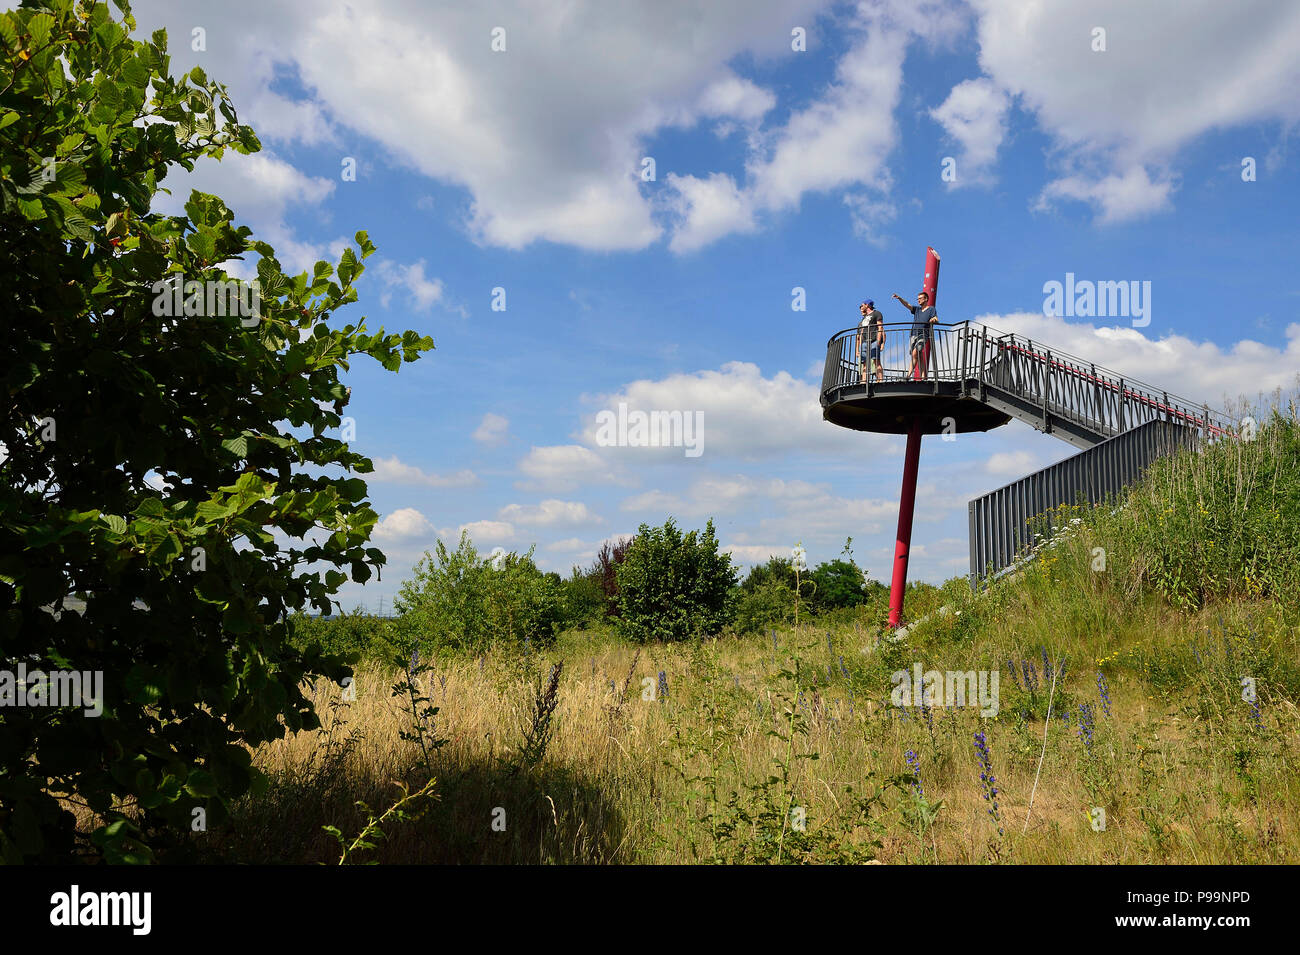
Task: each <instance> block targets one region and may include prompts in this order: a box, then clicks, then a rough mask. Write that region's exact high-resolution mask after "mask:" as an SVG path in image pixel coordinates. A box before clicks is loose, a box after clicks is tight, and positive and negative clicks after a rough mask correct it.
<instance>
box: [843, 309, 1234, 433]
mask: <svg viewBox="0 0 1300 955" xmlns="http://www.w3.org/2000/svg"><path fill="white" fill-rule="evenodd" d="M884 331H885V344H884V347H883V348H882V349H881V353H880V365H881V368H880V373H879V375H877V374H876V373H873V372H872V371H871V369H870V368H869V365H868V361H867V358H866V356H865V344H866V343H865V335H866V332H865V329H859V328H848V329H845V330H844V331H842V332H837V333H836V334H835V335H833V336H832V337H831V339H830V341H828V342H827V343H826V366H825V370H824V373H823V375H822V388H821V405H822V417H823V418H825V419H826V420H827V421H830V422H831V423H833V424H836V425H839V426H841V427H844V428H851V429H853V430H855V431H875V432H881V433H885V434H907V433H908V432H909V430H910V429H911V428H913V427H914V426H919V428H920V431H921V433H922V434H945V433H946V434H951V433H965V432H974V431H990V430H992V429H993V428H998V427H1001V426H1002V425H1004V424H1007V423H1008V422H1009V421H1010V420H1011V419H1012V418H1016V419H1018V420H1020V421H1024V422H1025V423H1027V424H1030V425H1032V426H1033V427H1034V428H1036V429H1038V430H1039V431H1042V432H1044V433H1045V434H1051V435H1053V436H1055V437H1057V438H1060V439H1061V440H1063V441H1066V442H1068V443H1070V444H1072V445H1074V446H1075V447H1077V448H1090V447H1092V446H1094V445H1096V444H1099V443H1101V442H1102V441H1105V440H1106V439H1107V438H1111V437H1114V436H1115V435H1117V434H1121V433H1123V432H1125V431H1128V430H1131V429H1133V428H1136V427H1138V426H1139V425H1142V424H1145V423H1147V422H1148V421H1158V420H1159V421H1167V422H1169V423H1172V424H1180V425H1183V426H1185V427H1188V428H1191V429H1193V430H1195V431H1197V432H1200V434H1201V436H1202V437H1207V438H1215V437H1219V436H1222V435H1224V434H1226V433H1227V432H1228V429H1229V428H1230V427H1231V423H1230V422H1229V421H1228V420H1227V419H1226V418H1225V417H1224V416H1222V415H1219V414H1215V413H1213V412H1211V411H1210V409H1209V408H1208V407H1207V406H1204V405H1202V406H1197V405H1195V404H1193V403H1192V402H1190V401H1187V400H1186V399H1183V398H1179V397H1178V396H1177V395H1171V394H1169V392H1167V391H1162V390H1159V389H1157V388H1155V387H1153V386H1151V385H1147V384H1144V383H1143V382H1140V381H1135V380H1133V379H1128V378H1125V377H1123V376H1121V375H1118V374H1116V373H1115V372H1112V371H1109V370H1107V369H1105V368H1102V367H1099V366H1098V365H1096V364H1095V363H1092V362H1088V361H1085V360H1083V359H1081V358H1076V357H1075V356H1072V355H1068V354H1065V353H1064V352H1059V351H1055V350H1053V349H1050V348H1047V347H1045V346H1044V345H1043V344H1042V343H1041V342H1034V341H1031V340H1029V339H1027V338H1024V337H1022V336H1020V335H1014V334H1008V333H1005V332H1000V331H998V330H997V329H994V328H990V327H989V326H987V325H982V324H980V323H978V322H961V323H959V324H953V325H945V324H936V325H933V326H930V333H929V335H928V336H927V341H926V344H925V347H924V351H923V357H922V361H921V362H920V364H919V366H918V367H916V368H913V367H912V362H911V357H910V352H909V345H910V342H911V331H912V323H911V322H900V323H889V324H886V325H885V326H884Z"/></svg>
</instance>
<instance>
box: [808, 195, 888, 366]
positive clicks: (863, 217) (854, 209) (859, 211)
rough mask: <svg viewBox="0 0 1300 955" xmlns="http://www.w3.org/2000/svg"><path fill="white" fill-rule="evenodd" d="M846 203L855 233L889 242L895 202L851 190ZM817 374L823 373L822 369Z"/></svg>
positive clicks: (876, 241)
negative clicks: (888, 228) (886, 230)
mask: <svg viewBox="0 0 1300 955" xmlns="http://www.w3.org/2000/svg"><path fill="white" fill-rule="evenodd" d="M844 204H845V205H846V206H848V207H849V221H850V222H851V223H852V225H853V234H854V235H856V236H857V237H858V238H859V239H862V240H863V241H865V242H869V243H871V244H872V245H874V246H877V247H883V246H884V245H886V244H887V243H888V241H889V237H888V236H887V235H885V233H884V231H883V227H884V226H887V225H888V224H889V223H891V222H893V221H894V220H895V219H897V218H898V207H897V206H896V205H894V203H893V202H891V201H890V200H888V199H872V198H870V197H869V196H867V195H865V194H863V193H858V192H850V193H847V194H846V195H845V196H844ZM817 374H818V376H820V375H821V370H820V369H818V372H817Z"/></svg>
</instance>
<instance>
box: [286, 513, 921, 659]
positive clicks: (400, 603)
mask: <svg viewBox="0 0 1300 955" xmlns="http://www.w3.org/2000/svg"><path fill="white" fill-rule="evenodd" d="M909 590H910V592H909V597H911V596H912V595H913V594H916V595H917V596H923V595H925V594H927V593H937V592H938V591H937V588H934V587H931V586H929V585H927V584H914V585H912V587H911V588H909ZM888 601H889V590H888V588H887V587H886V586H885V585H884V584H882V583H880V582H879V581H876V580H872V579H871V578H869V577H868V576H867V575H866V573H865V572H864V571H863V570H862V568H860V567H859V566H858V565H857V563H856V562H855V561H854V560H853V556H852V552H851V541H848V542H846V543H845V548H844V551H843V552H842V554H841V555H840V557H838V558H836V559H835V560H831V561H824V562H822V563H820V564H817V565H816V566H815V567H810V568H806V569H805V568H804V567H802V566H798V567H797V566H796V560H795V558H794V557H793V556H792V557H772V558H770V559H769V560H768V561H767V562H766V563H763V564H758V565H756V566H754V567H753V568H751V569H750V571H749V573H748V574H747V575H745V576H743V577H742V576H741V574H740V573H739V571H738V569H737V568H735V567H734V566H732V563H731V555H730V554H727V553H725V552H722V551H720V550H719V549H718V541H717V536H716V533H715V531H714V528H713V523H712V521H710V522H708V523H707V524H706V525H705V527H704V529H703V530H698V531H695V530H693V531H689V532H683V531H682V530H681V529H680V528H678V526H677V524H676V522H675V521H674V520H672V519H669V520H668V521H667V522H665V523H664V524H663V525H662V526H657V527H649V526H647V525H644V524H643V525H641V527H640V528H639V529H638V531H637V533H636V535H634V536H632V537H627V538H622V539H620V540H615V541H607V542H606V543H605V544H604V545H603V546H602V547H601V549H600V552H599V553H598V554H597V555H596V559H595V560H594V561H593V562H592V564H591V565H590V566H588V567H574V568H573V569H572V571H571V573H570V574H569V576H568V577H567V578H565V577H562V576H560V575H559V574H557V573H554V572H544V571H542V570H541V569H539V568H538V567H537V565H536V563H535V562H534V560H533V551H532V550H529V551H528V552H526V553H524V554H515V553H511V554H498V555H496V556H495V557H486V556H483V555H481V554H480V553H479V551H478V550H477V549H476V548H475V546H474V543H473V541H472V540H471V539H470V537H469V535H468V534H462V535H461V538H460V541H459V543H458V545H457V546H456V548H455V549H454V550H453V549H451V548H449V547H447V545H446V544H444V543H442V542H439V543H438V545H437V546H436V548H435V549H434V550H433V551H430V552H428V553H426V554H425V556H424V557H423V558H422V559H421V560H420V562H419V563H418V564H416V566H415V569H414V571H413V572H412V575H411V577H410V579H408V580H407V581H405V582H404V583H403V584H402V587H401V590H400V593H399V595H398V597H397V599H396V600H395V601H394V610H395V612H396V615H395V616H393V617H378V616H371V615H367V614H365V613H361V612H354V613H351V614H347V613H345V614H340V615H337V616H332V617H328V618H326V617H311V616H299V617H296V618H294V623H295V628H294V629H295V639H296V640H297V641H298V642H299V643H300V644H301V645H303V646H307V645H309V644H311V643H312V642H319V643H320V645H321V646H322V648H324V649H326V650H329V651H332V652H346V653H356V654H360V655H361V656H365V657H384V658H386V659H392V658H393V655H394V653H399V652H401V650H402V648H415V647H419V648H422V649H426V650H430V651H434V652H439V651H450V652H464V653H475V654H477V653H483V652H486V651H487V650H489V649H492V648H502V647H510V648H514V649H517V650H525V649H528V648H541V647H546V646H549V645H551V644H552V643H553V642H554V641H555V640H556V638H557V637H558V635H559V634H561V633H563V632H564V631H566V630H612V631H613V632H615V633H617V634H618V635H620V636H623V637H625V638H626V639H628V640H632V641H636V642H645V641H673V640H683V639H689V638H691V637H696V636H716V635H719V634H724V633H730V634H738V635H743V634H752V633H760V632H763V631H764V630H766V629H768V628H770V627H777V626H784V625H787V624H790V623H793V622H795V620H796V618H798V619H800V620H804V621H809V620H811V619H816V618H829V617H830V616H832V615H833V616H834V617H835V618H836V619H837V620H840V621H842V619H843V618H845V617H853V618H855V619H860V620H861V621H862V622H863V623H864V624H865V625H868V626H875V625H877V624H879V623H880V622H883V620H884V618H885V616H886V614H887V611H888ZM911 605H912V606H915V602H913V603H912V604H911Z"/></svg>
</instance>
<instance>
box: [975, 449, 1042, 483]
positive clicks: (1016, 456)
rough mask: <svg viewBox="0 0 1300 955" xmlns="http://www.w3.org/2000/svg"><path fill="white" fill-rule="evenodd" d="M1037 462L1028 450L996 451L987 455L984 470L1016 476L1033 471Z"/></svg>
mask: <svg viewBox="0 0 1300 955" xmlns="http://www.w3.org/2000/svg"><path fill="white" fill-rule="evenodd" d="M1037 463H1038V458H1037V457H1035V456H1034V455H1033V454H1031V453H1030V452H1028V451H998V452H997V453H995V454H991V455H989V459H988V460H987V461H986V462H984V470H985V471H987V472H988V473H989V474H995V475H999V476H1002V475H1005V476H1007V477H1011V478H1018V477H1023V476H1024V475H1026V474H1028V473H1029V472H1030V471H1033V470H1034V469H1035V465H1036V464H1037Z"/></svg>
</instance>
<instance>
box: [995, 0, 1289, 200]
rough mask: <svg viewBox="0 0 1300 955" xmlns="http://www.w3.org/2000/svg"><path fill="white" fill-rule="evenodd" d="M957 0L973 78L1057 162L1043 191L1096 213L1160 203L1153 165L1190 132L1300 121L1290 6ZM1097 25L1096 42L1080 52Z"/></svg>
mask: <svg viewBox="0 0 1300 955" xmlns="http://www.w3.org/2000/svg"><path fill="white" fill-rule="evenodd" d="M971 5H972V7H973V8H974V9H975V11H976V13H977V16H978V27H977V35H978V38H979V44H980V54H979V62H980V66H981V68H982V69H983V71H984V73H985V76H986V77H987V78H988V80H989V81H990V82H991V83H992V84H993V85H994V86H996V87H997V88H998V89H999V90H1002V91H1004V92H1005V93H1006V94H1008V95H1011V96H1014V97H1017V98H1018V102H1019V103H1020V105H1021V106H1022V107H1023V108H1024V109H1026V110H1027V111H1029V112H1030V113H1032V114H1033V115H1034V117H1035V118H1036V120H1037V122H1038V124H1039V126H1040V127H1041V128H1042V129H1043V130H1044V131H1045V132H1047V133H1048V135H1049V136H1050V137H1052V139H1053V141H1054V143H1055V145H1056V148H1057V156H1058V159H1059V160H1060V161H1061V162H1062V164H1063V165H1064V166H1065V167H1066V168H1065V173H1064V175H1063V176H1061V177H1060V180H1059V182H1054V183H1050V184H1049V185H1048V187H1047V189H1046V190H1045V192H1044V197H1043V198H1044V199H1045V200H1047V201H1050V200H1051V199H1053V198H1073V199H1078V200H1082V201H1085V202H1088V203H1090V204H1092V205H1093V206H1094V207H1095V208H1096V209H1097V213H1098V217H1099V219H1100V220H1101V221H1104V222H1119V221H1123V220H1125V219H1130V218H1135V217H1139V216H1144V215H1149V214H1151V213H1152V212H1154V211H1157V210H1159V209H1162V208H1165V207H1166V205H1167V202H1168V199H1169V195H1170V192H1171V190H1172V184H1173V183H1174V182H1175V181H1176V179H1175V177H1173V176H1171V175H1169V174H1167V173H1165V172H1160V171H1159V170H1164V169H1166V168H1167V167H1168V165H1169V163H1170V162H1171V161H1172V160H1173V158H1174V156H1175V154H1176V153H1177V151H1178V150H1179V149H1181V148H1183V147H1184V146H1186V145H1187V144H1188V143H1190V142H1192V141H1193V140H1194V139H1196V138H1197V137H1198V136H1200V135H1202V134H1203V133H1206V132H1208V131H1211V130H1215V129H1228V128H1232V127H1236V126H1241V125H1243V124H1246V123H1252V122H1258V121H1277V122H1280V123H1282V124H1284V125H1292V124H1294V123H1295V122H1296V121H1297V120H1300V99H1297V98H1296V96H1295V92H1294V91H1295V89H1296V88H1297V87H1298V86H1300V6H1297V5H1296V4H1288V3H1277V2H1275V0H1243V2H1241V3H1234V4H1223V3H1217V2H1214V0H1149V2H1145V3H1139V4H1135V3H1130V2H1128V0H1097V2H1094V3H1089V4H1059V3H1037V4H1026V3H1024V2H1023V0H971ZM1099 26H1100V27H1101V28H1103V29H1104V30H1105V51H1104V52H1099V51H1097V50H1094V46H1095V45H1097V44H1096V43H1095V41H1094V34H1093V31H1094V29H1096V28H1098V27H1099ZM1151 170H1157V174H1156V175H1155V176H1154V177H1153V176H1152V174H1151Z"/></svg>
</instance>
